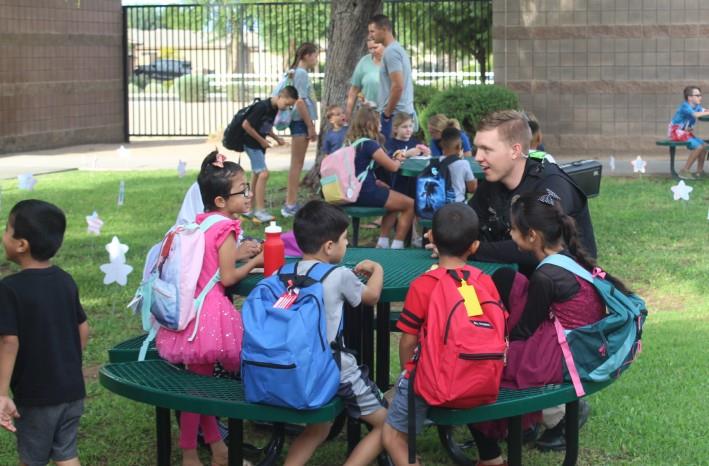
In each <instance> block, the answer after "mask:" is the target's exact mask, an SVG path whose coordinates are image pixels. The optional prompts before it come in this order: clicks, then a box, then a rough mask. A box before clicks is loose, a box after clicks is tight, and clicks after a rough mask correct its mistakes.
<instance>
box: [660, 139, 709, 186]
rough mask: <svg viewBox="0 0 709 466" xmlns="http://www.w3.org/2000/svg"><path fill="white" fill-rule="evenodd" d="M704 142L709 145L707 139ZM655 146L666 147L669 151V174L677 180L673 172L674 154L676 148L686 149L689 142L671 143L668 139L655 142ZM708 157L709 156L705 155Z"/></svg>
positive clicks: (676, 175) (675, 173)
mask: <svg viewBox="0 0 709 466" xmlns="http://www.w3.org/2000/svg"><path fill="white" fill-rule="evenodd" d="M704 142H707V143H709V139H705V140H704ZM655 145H656V146H662V147H668V148H669V150H670V174H672V178H675V179H679V175H678V174H677V172H676V171H675V155H676V154H675V152H676V150H677V148H678V147H687V146H688V145H689V142H687V141H685V142H680V141H671V140H669V139H661V140H659V141H655ZM707 155H708V156H709V154H707Z"/></svg>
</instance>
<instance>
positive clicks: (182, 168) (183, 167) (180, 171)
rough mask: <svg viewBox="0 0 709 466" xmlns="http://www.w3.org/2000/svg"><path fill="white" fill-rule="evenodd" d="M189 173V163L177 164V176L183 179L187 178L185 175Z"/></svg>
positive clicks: (181, 162) (180, 162)
mask: <svg viewBox="0 0 709 466" xmlns="http://www.w3.org/2000/svg"><path fill="white" fill-rule="evenodd" d="M186 172H187V162H185V161H184V160H180V161H179V162H177V176H179V177H180V178H183V177H184V176H185V173H186Z"/></svg>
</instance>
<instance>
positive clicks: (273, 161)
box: [0, 137, 685, 178]
mask: <svg viewBox="0 0 709 466" xmlns="http://www.w3.org/2000/svg"><path fill="white" fill-rule="evenodd" d="M215 145H216V141H210V140H208V139H205V138H194V137H191V138H138V137H136V138H133V139H132V141H131V143H129V144H124V145H123V147H124V149H122V150H121V149H120V147H121V144H87V145H81V146H71V147H64V148H60V149H51V150H39V151H28V152H22V153H16V154H7V155H0V178H16V177H17V175H19V174H22V173H33V174H35V175H38V174H42V173H53V172H59V171H67V170H102V171H120V170H158V169H174V170H177V164H178V161H180V160H184V161H185V162H187V169H188V170H193V169H198V168H199V166H200V164H201V162H202V159H203V158H204V156H205V155H207V154H208V153H209V152H210V151H211V150H213V149H214V147H215ZM220 147H221V146H220ZM225 153H226V154H228V155H227V156H228V157H229V158H230V159H232V160H238V159H239V154H237V153H236V152H231V151H225ZM678 156H679V158H680V160H678V161H677V169H679V168H680V167H681V166H682V164H683V163H684V160H685V157H684V155H683V154H682V153H681V151H680V152H679V153H678ZM635 157H636V156H635V155H616V156H615V170H611V169H610V166H609V160H610V156H609V155H600V154H599V155H598V156H596V157H587V158H595V159H597V160H599V161H600V162H601V163H602V164H603V174H604V175H606V176H608V175H618V176H628V175H632V174H633V170H632V165H631V161H632V160H633V159H634V158H635ZM580 158H581V157H557V161H558V162H566V161H572V160H578V159H580ZM643 158H645V159H646V161H647V173H648V174H654V175H669V157H668V156H666V155H665V156H657V155H655V156H644V157H643ZM314 159H315V145H314V144H310V146H309V150H308V154H307V156H306V163H305V167H306V169H308V168H310V167H311V166H312V163H313V161H314ZM266 163H267V165H268V167H269V169H270V170H272V171H277V170H287V169H288V166H289V164H290V148H289V147H287V146H286V147H274V148H272V149H269V150H268V152H267V156H266ZM241 164H242V165H243V166H244V168H245V169H246V170H250V164H249V159H248V157H247V156H246V154H243V155H242V156H241Z"/></svg>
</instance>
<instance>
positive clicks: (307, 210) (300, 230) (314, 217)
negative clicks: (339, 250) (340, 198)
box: [293, 200, 350, 254]
mask: <svg viewBox="0 0 709 466" xmlns="http://www.w3.org/2000/svg"><path fill="white" fill-rule="evenodd" d="M349 225H350V218H349V217H348V216H347V214H345V212H344V211H343V210H342V209H340V208H339V207H337V206H335V205H332V204H328V203H327V202H325V201H320V200H313V201H310V202H308V203H307V204H305V205H304V206H303V207H302V208H301V209H300V210H298V212H297V213H296V214H295V218H294V219H293V234H294V235H295V241H296V242H297V243H298V247H299V248H300V249H301V250H302V251H303V252H304V253H306V254H314V253H316V252H318V251H319V250H320V247H321V246H322V245H323V244H325V243H326V242H328V241H337V240H338V239H340V236H341V235H342V233H343V232H345V231H346V230H347V227H348V226H349Z"/></svg>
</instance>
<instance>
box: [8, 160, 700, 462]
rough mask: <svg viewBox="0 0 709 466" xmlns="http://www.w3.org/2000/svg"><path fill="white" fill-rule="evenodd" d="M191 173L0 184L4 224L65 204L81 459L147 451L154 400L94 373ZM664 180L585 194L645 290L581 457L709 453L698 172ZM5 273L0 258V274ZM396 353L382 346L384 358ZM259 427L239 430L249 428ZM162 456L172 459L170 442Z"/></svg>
mask: <svg viewBox="0 0 709 466" xmlns="http://www.w3.org/2000/svg"><path fill="white" fill-rule="evenodd" d="M195 175H196V173H194V172H191V173H189V174H188V176H187V177H185V178H183V179H179V178H178V177H177V176H175V173H174V171H173V170H170V171H155V172H136V173H101V172H69V173H61V174H54V175H44V176H40V177H38V179H39V182H38V183H37V186H36V188H35V191H34V192H32V193H29V192H26V191H19V190H18V189H17V182H16V180H5V181H1V182H0V187H1V188H2V191H0V194H1V195H2V197H1V198H0V201H1V205H0V218H2V221H3V222H4V221H5V219H6V218H7V214H8V212H9V210H10V208H11V207H12V205H14V203H15V202H17V201H19V200H21V199H26V198H39V199H44V200H47V201H50V202H53V203H55V204H57V205H59V206H60V207H61V208H62V209H63V210H64V211H65V212H66V214H67V218H68V228H67V233H66V238H65V241H64V245H63V247H62V249H61V251H60V253H59V254H58V255H57V257H56V259H55V263H56V264H57V265H59V266H61V267H63V268H64V269H66V270H67V271H68V272H70V273H71V274H72V275H73V276H74V278H75V279H76V281H77V283H78V284H79V288H80V293H81V300H82V303H83V305H84V308H85V310H86V313H87V314H88V316H89V322H90V325H91V330H92V334H91V340H90V342H89V346H88V349H87V351H86V354H85V360H84V366H85V375H86V381H87V391H88V396H87V403H86V414H85V415H84V418H83V419H82V424H81V429H80V438H79V447H80V455H81V459H82V462H83V463H84V464H87V465H111V466H113V465H119V466H120V465H145V464H154V462H155V433H154V420H153V414H154V410H153V408H152V407H150V406H146V405H140V404H137V403H134V402H131V401H129V400H126V399H123V398H120V397H118V396H115V395H113V394H111V393H109V392H108V391H106V390H104V389H103V388H102V387H101V386H100V385H99V384H98V381H97V377H96V374H97V371H98V368H99V367H100V366H101V364H103V363H104V362H106V358H107V353H106V351H107V349H109V348H110V347H112V346H114V345H115V344H116V343H118V342H120V341H123V340H125V339H127V338H128V337H131V336H134V335H136V334H138V333H139V332H140V321H139V320H140V319H139V318H138V317H136V316H134V315H132V314H131V313H130V311H129V310H127V309H126V308H125V305H126V304H127V302H128V301H129V300H130V298H131V297H132V294H133V292H134V291H135V289H136V287H137V285H138V283H139V280H140V273H141V270H142V266H143V259H144V257H145V254H146V252H147V250H148V248H149V247H150V246H151V245H152V244H154V243H156V242H158V241H159V240H160V239H161V236H162V234H163V233H164V232H165V231H166V230H167V228H169V227H170V226H171V225H172V223H173V222H174V220H175V217H176V215H177V211H178V209H179V206H180V203H181V201H182V196H183V194H184V192H185V191H186V190H187V188H188V187H189V185H190V184H191V182H192V180H193V179H194V176H195ZM120 180H125V183H126V198H125V205H124V206H122V207H118V206H117V205H116V198H117V194H118V184H119V181H120ZM269 183H270V186H271V189H270V190H269V198H270V201H271V202H272V206H273V207H274V209H273V210H274V211H275V210H277V209H276V207H280V205H281V202H282V199H283V195H284V192H283V186H284V185H285V173H273V175H272V177H271V180H270V181H269ZM673 184H675V183H674V182H673V181H671V180H669V179H666V178H642V179H625V178H606V179H604V181H603V185H602V189H601V193H602V194H601V196H600V197H598V198H596V199H593V200H591V201H590V205H591V210H592V216H593V221H594V226H595V232H596V238H597V240H598V245H599V248H598V249H599V251H600V258H599V259H600V263H601V265H602V266H603V267H604V268H605V269H606V270H608V271H610V272H611V273H613V274H615V275H617V276H618V277H621V278H622V279H623V280H625V281H626V283H627V284H628V285H629V286H630V287H631V288H632V289H634V290H636V291H637V292H639V293H640V294H641V295H642V296H644V297H645V298H646V300H647V302H648V308H649V310H650V317H649V319H648V321H647V324H646V330H645V333H644V339H643V342H644V345H643V353H642V354H641V356H640V359H639V360H638V361H637V362H636V364H635V365H634V367H633V368H631V369H630V370H629V371H628V372H627V373H626V374H624V375H623V377H622V378H621V379H620V380H619V381H618V382H617V383H615V384H613V385H612V386H611V387H609V388H608V389H606V390H604V391H602V392H601V393H599V394H597V395H594V396H592V397H591V398H590V403H591V406H592V413H591V418H590V419H589V421H588V424H587V425H586V427H584V429H583V430H582V432H581V452H580V457H579V464H580V465H599V464H612V465H616V464H636V465H660V464H662V465H670V464H677V465H690V464H691V465H695V464H708V463H707V462H708V461H709V460H707V458H708V457H709V446H708V445H709V443H707V437H708V434H709V429H707V425H709V423H708V422H707V418H709V403H707V395H706V394H707V392H709V384H708V383H707V380H708V379H709V378H708V376H709V370H707V362H706V361H707V357H706V355H707V352H706V349H704V350H703V349H702V348H703V346H704V345H703V343H704V341H705V340H704V338H707V337H709V318H708V317H707V316H708V315H709V314H708V311H709V304H707V301H708V300H707V296H709V254H708V252H709V221H708V220H707V209H708V207H709V182H694V183H691V184H692V185H693V186H694V191H693V192H692V194H691V201H690V202H689V203H686V202H677V201H673V200H672V193H671V192H670V186H672V185H673ZM94 210H96V211H97V212H98V213H99V215H100V217H101V218H102V219H103V220H104V221H105V225H104V227H103V231H102V234H101V235H100V236H99V237H95V236H91V235H88V234H87V232H86V222H85V220H84V217H85V216H87V215H89V214H91V212H92V211H94ZM279 223H282V224H283V226H284V227H285V229H286V230H287V229H289V228H290V222H288V221H284V220H283V219H280V218H279ZM245 229H246V233H247V234H249V235H262V227H260V226H256V225H254V224H252V223H246V224H245ZM362 233H363V237H362V238H363V239H362V240H361V244H362V245H373V243H374V238H375V236H376V232H375V231H374V230H363V231H362ZM113 235H117V236H118V237H119V238H120V240H121V242H122V243H125V244H127V245H128V246H129V247H130V250H129V251H128V253H127V254H126V258H127V261H128V263H129V264H131V265H132V266H133V267H134V269H135V270H134V272H133V273H132V274H131V275H130V279H129V282H128V285H127V286H126V287H125V288H122V287H120V286H118V285H116V284H112V285H110V286H104V285H103V283H102V280H103V274H102V273H101V272H100V271H99V265H100V264H103V263H106V262H108V254H107V252H106V250H105V249H104V245H105V244H107V243H108V242H110V241H111V238H112V236H113ZM16 270H17V269H16V267H15V266H14V264H10V263H8V262H7V261H6V260H5V258H4V255H2V257H1V258H0V276H4V275H7V274H10V273H12V272H14V271H16ZM393 340H394V341H393V342H392V347H393V348H395V346H396V340H397V339H396V338H393ZM397 360H398V358H397V357H396V356H395V355H392V361H397ZM395 369H396V368H392V372H396V371H395ZM36 370H41V368H37V369H36ZM702 426H704V427H702ZM263 435H264V434H263V432H261V431H254V430H253V429H250V430H249V431H248V432H247V437H248V438H249V439H252V438H256V437H257V438H262V437H263ZM175 444H176V441H175V442H174V443H173V445H175ZM176 449H177V448H175V450H176ZM345 451H346V444H345V440H344V436H341V437H340V438H339V439H338V440H336V441H334V442H330V443H328V444H327V445H325V446H324V447H322V448H320V449H318V451H317V453H316V456H315V457H314V458H313V460H312V462H311V464H317V465H334V464H341V462H342V460H343V458H344V455H345ZM419 451H420V453H421V455H422V456H423V458H424V461H425V463H426V464H427V465H432V464H452V463H451V462H450V461H448V459H447V457H446V456H445V454H444V453H443V450H442V449H441V447H440V445H439V444H438V439H437V435H436V432H435V430H433V429H430V430H428V431H427V432H426V433H425V435H424V436H423V437H422V438H421V439H420V441H419ZM561 458H562V455H560V454H541V453H538V452H536V451H534V450H531V449H528V450H526V451H525V454H524V461H525V464H532V465H552V464H559V463H560V462H561ZM173 459H174V463H175V464H177V463H178V461H179V453H178V452H177V451H176V452H174V454H173ZM15 463H16V456H15V445H14V438H13V436H12V435H11V434H9V433H7V432H4V431H3V432H2V433H0V464H15Z"/></svg>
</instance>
